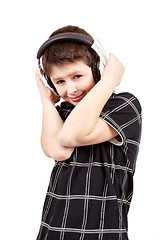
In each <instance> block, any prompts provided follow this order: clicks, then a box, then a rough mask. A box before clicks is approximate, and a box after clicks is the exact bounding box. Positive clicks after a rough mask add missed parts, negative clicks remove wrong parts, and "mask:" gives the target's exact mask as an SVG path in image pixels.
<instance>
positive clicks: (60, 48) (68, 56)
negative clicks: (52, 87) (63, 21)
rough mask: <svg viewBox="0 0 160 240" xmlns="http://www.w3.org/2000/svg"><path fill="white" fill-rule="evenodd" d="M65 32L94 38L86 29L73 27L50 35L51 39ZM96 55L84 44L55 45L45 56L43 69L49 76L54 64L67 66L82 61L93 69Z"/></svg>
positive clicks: (66, 27)
mask: <svg viewBox="0 0 160 240" xmlns="http://www.w3.org/2000/svg"><path fill="white" fill-rule="evenodd" d="M65 32H75V33H81V34H84V35H86V36H89V37H91V38H92V36H91V35H89V34H88V33H87V32H86V31H85V30H84V29H82V28H79V27H76V26H71V25H68V26H65V27H63V28H60V29H58V30H56V31H55V32H53V33H52V34H51V35H50V37H49V38H51V37H53V36H55V35H57V34H59V33H65ZM95 55H97V53H96V52H95V51H94V50H93V49H91V48H90V47H88V46H86V45H84V44H80V43H77V42H69V41H65V42H60V43H54V44H53V45H52V46H50V47H49V48H48V49H47V50H46V51H45V53H44V54H43V57H42V64H43V69H44V72H45V73H46V74H47V75H48V76H49V75H50V66H51V65H52V64H66V63H69V62H74V61H75V60H80V59H81V60H83V61H84V63H85V64H86V65H88V66H89V67H91V66H92V63H93V60H94V57H95Z"/></svg>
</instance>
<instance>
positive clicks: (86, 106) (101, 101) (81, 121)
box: [59, 79, 116, 146]
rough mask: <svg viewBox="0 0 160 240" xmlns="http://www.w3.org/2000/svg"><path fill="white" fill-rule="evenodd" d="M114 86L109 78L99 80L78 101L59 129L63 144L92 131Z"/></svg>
mask: <svg viewBox="0 0 160 240" xmlns="http://www.w3.org/2000/svg"><path fill="white" fill-rule="evenodd" d="M115 87H116V86H115V84H114V81H112V80H111V79H107V80H103V81H102V80H101V81H99V82H98V83H97V84H96V85H95V86H94V87H93V88H92V89H91V90H90V92H89V93H88V94H87V95H86V96H85V97H84V98H83V99H82V100H81V102H80V103H78V105H77V106H76V107H75V108H74V110H73V111H72V112H71V114H70V115H69V117H68V118H67V120H66V122H65V123H64V125H63V127H62V129H61V131H60V134H59V139H61V141H62V142H63V143H64V145H66V146H67V142H68V141H70V140H71V139H73V141H74V139H75V138H81V137H84V135H88V134H90V133H91V132H92V131H93V129H94V127H95V125H96V123H97V121H98V118H99V116H100V113H101V111H102V109H103V107H104V105H105V103H106V102H107V101H108V99H109V98H110V96H111V95H112V93H113V91H114V89H115ZM67 133H68V134H67ZM67 136H68V137H67Z"/></svg>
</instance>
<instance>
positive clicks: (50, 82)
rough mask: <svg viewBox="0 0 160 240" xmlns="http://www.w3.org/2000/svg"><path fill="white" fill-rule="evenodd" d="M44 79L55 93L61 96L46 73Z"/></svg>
mask: <svg viewBox="0 0 160 240" xmlns="http://www.w3.org/2000/svg"><path fill="white" fill-rule="evenodd" d="M44 78H45V79H46V81H47V83H48V85H49V86H50V87H51V88H52V89H53V91H54V92H55V93H56V94H57V95H59V94H58V92H57V90H56V88H55V86H54V84H53V83H52V81H51V79H50V78H49V77H48V76H47V75H46V74H45V73H44Z"/></svg>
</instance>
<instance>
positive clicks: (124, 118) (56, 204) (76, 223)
mask: <svg viewBox="0 0 160 240" xmlns="http://www.w3.org/2000/svg"><path fill="white" fill-rule="evenodd" d="M73 108H74V106H73V105H71V104H69V103H66V102H63V103H62V104H61V106H58V107H57V109H58V111H59V114H60V116H61V117H62V119H63V120H64V121H65V119H66V118H67V117H68V115H69V114H70V112H71V111H72V110H73ZM82 117H83V116H82ZM100 117H101V118H103V120H104V121H106V122H107V123H108V124H110V125H111V126H112V127H113V128H114V129H116V130H117V132H118V133H119V136H118V137H117V138H115V139H112V140H111V141H110V142H109V141H107V142H103V143H101V144H96V145H92V146H84V147H77V148H75V150H74V152H73V154H72V156H71V157H70V158H69V159H67V160H66V161H62V162H58V161H56V163H55V166H54V168H53V171H52V175H51V178H50V183H49V187H48V191H47V195H46V199H45V203H44V208H43V214H42V222H41V227H40V231H39V235H38V238H37V240H128V235H127V229H128V226H127V213H128V210H129V207H130V202H131V198H132V193H133V174H134V171H135V163H136V158H137V153H138V149H139V143H140V135H141V107H140V104H139V102H138V100H137V99H136V98H135V97H134V96H133V95H131V94H130V93H120V94H115V93H114V94H113V95H112V96H111V98H110V99H109V100H108V102H107V103H106V105H105V106H104V108H103V110H102V112H101V115H100Z"/></svg>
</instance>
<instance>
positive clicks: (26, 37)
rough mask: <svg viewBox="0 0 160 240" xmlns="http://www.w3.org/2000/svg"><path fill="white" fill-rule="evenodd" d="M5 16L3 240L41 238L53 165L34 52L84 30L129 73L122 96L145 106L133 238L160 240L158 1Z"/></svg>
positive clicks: (0, 142) (0, 151) (36, 5)
mask: <svg viewBox="0 0 160 240" xmlns="http://www.w3.org/2000/svg"><path fill="white" fill-rule="evenodd" d="M2 2H3V3H1V6H0V8H1V15H0V24H1V28H0V35H1V37H0V63H1V64H0V66H1V75H0V76H1V80H0V81H1V87H0V116H1V117H0V166H1V167H0V221H1V222H0V238H1V239H3V240H8V239H16V240H22V239H23V240H35V239H36V236H37V233H38V230H39V225H40V220H41V212H42V207H43V202H44V198H45V194H46V190H47V186H48V181H49V177H50V173H51V170H52V166H53V164H54V161H53V160H52V159H48V158H47V157H45V156H44V154H43V153H42V150H41V146H40V131H41V114H42V112H41V102H40V97H39V93H38V90H37V87H36V83H35V70H36V67H37V61H36V52H37V50H38V48H39V47H40V45H41V44H42V43H43V41H45V40H46V39H47V38H48V36H49V35H50V34H51V33H52V32H53V31H54V30H56V29H57V28H59V27H62V26H64V25H68V24H71V25H78V26H79V27H82V28H85V29H86V30H87V31H88V32H89V33H91V34H92V35H93V36H95V37H96V36H97V37H98V38H100V39H102V41H103V44H104V46H105V48H106V50H107V51H109V52H113V53H115V54H116V55H117V57H118V58H119V59H120V60H121V61H122V62H123V63H124V65H125V68H126V71H125V75H124V78H123V81H122V83H121V85H120V86H119V87H118V88H117V91H118V92H120V91H129V92H132V93H133V94H134V95H136V96H137V97H138V99H139V100H140V102H141V105H142V108H143V134H142V141H141V147H140V153H139V156H138V160H137V168H136V173H135V182H134V196H133V200H132V204H131V208H130V213H129V239H130V240H140V239H145V240H160V234H159V214H160V203H159V196H160V190H159V189H160V188H159V167H160V159H159V128H158V124H159V123H158V120H159V117H160V113H159V106H158V105H159V86H160V85H159V80H160V67H159V65H160V61H159V55H160V34H159V29H160V27H159V23H160V14H159V12H160V9H159V8H160V7H159V1H158V0H157V1H156V0H134V1H130V0H121V1H119V0H117V1H116V0H112V1H111V0H110V1H108V0H104V1H103V0H99V1H93V0H91V1H84V0H80V1H75V0H68V1H66V0H64V1H54V0H52V1H49V0H45V1H41V0H33V1H31V0H28V1H20V0H14V1H11V0H9V1H2Z"/></svg>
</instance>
